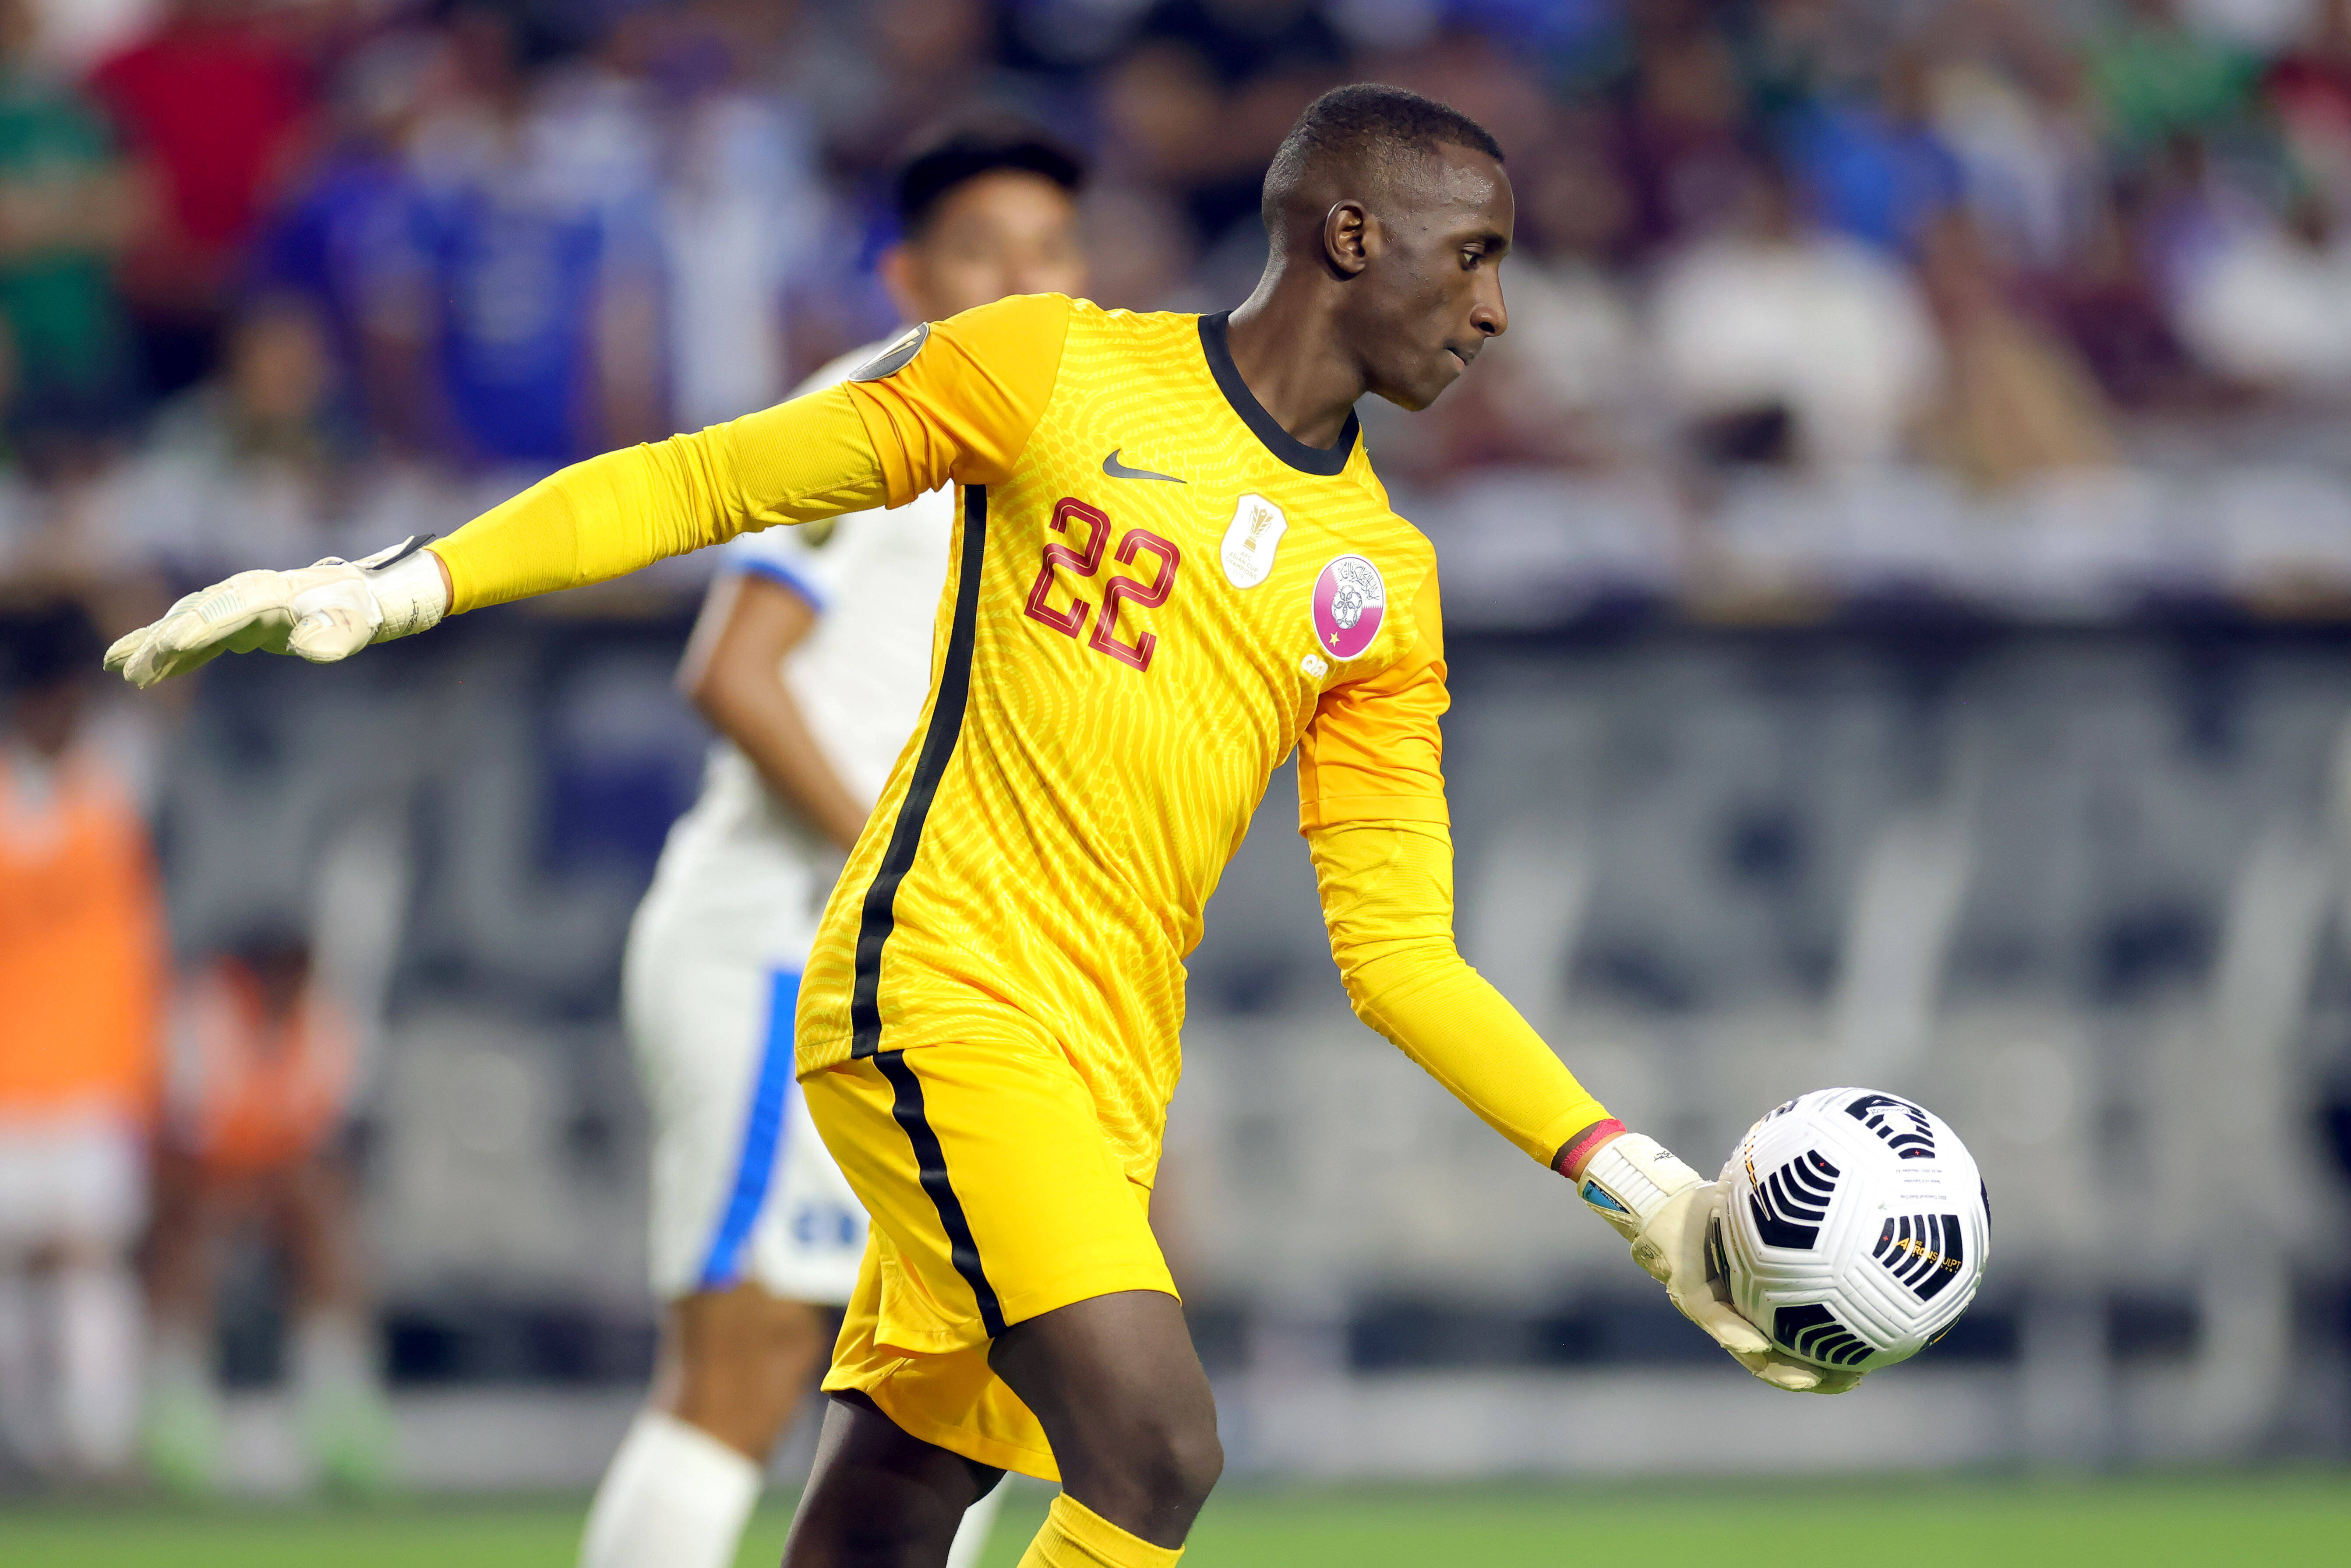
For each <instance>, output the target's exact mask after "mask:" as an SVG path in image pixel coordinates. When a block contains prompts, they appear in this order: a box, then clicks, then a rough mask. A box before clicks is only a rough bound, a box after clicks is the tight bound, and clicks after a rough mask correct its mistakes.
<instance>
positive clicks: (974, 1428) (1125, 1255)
mask: <svg viewBox="0 0 2351 1568" xmlns="http://www.w3.org/2000/svg"><path fill="white" fill-rule="evenodd" d="M801 1087H802V1089H803V1092H805V1093H806V1095H807V1099H808V1108H809V1113H810V1115H811V1116H812V1117H813V1118H814V1119H815V1121H816V1125H817V1130H818V1131H819V1132H820V1133H821V1134H823V1136H824V1142H825V1146H826V1147H827V1148H828V1149H830V1150H831V1152H832V1157H833V1158H834V1160H835V1161H837V1162H838V1163H839V1164H840V1166H841V1173H842V1174H843V1175H844V1176H847V1177H848V1178H849V1185H850V1186H851V1188H852V1190H853V1191H854V1192H855V1193H856V1194H857V1197H858V1198H859V1200H860V1201H861V1202H862V1203H863V1204H864V1205H865V1210H866V1212H867V1213H868V1214H869V1215H871V1216H872V1220H873V1224H872V1230H871V1231H870V1232H869V1234H868V1239H867V1241H866V1248H865V1260H864V1264H863V1267H862V1269H861V1270H860V1272H859V1275H858V1281H857V1291H856V1294H855V1295H854V1296H852V1298H851V1300H850V1303H849V1312H848V1316H847V1319H846V1320H845V1321H844V1322H843V1323H842V1325H841V1341H840V1343H839V1344H837V1345H836V1346H835V1347H834V1350H833V1357H832V1370H831V1372H830V1373H828V1374H827V1375H826V1376H825V1380H824V1386H825V1387H826V1388H828V1389H850V1388H853V1389H857V1390H859V1391H860V1392H862V1393H863V1394H864V1395H865V1396H867V1397H868V1398H870V1399H872V1401H873V1402H874V1404H875V1405H877V1406H880V1407H881V1408H882V1410H883V1414H885V1415H887V1416H889V1417H890V1418H891V1419H892V1420H893V1421H894V1422H896V1423H897V1424H898V1426H899V1427H901V1428H902V1429H904V1431H906V1432H907V1433H909V1434H910V1435H912V1436H914V1437H919V1438H921V1439H922V1440H923V1441H924V1442H926V1443H930V1444H933V1445H935V1446H936V1447H938V1448H946V1449H947V1450H948V1451H950V1452H952V1453H956V1454H961V1455H963V1456H964V1457H965V1458H968V1459H973V1460H976V1461H977V1462H978V1463H980V1464H983V1465H992V1466H994V1467H996V1468H998V1469H1008V1470H1019V1471H1020V1472H1021V1473H1022V1474H1023V1475H1031V1476H1037V1477H1040V1478H1041V1479H1045V1480H1055V1481H1057V1480H1059V1479H1061V1472H1060V1470H1059V1469H1058V1468H1057V1467H1056V1466H1055V1465H1054V1463H1053V1454H1052V1449H1051V1448H1050V1445H1049V1444H1048V1443H1047V1442H1046V1440H1045V1432H1044V1428H1043V1427H1040V1426H1039V1425H1038V1423H1037V1418H1036V1417H1035V1416H1032V1415H1030V1414H1029V1407H1028V1406H1025V1405H1023V1404H1022V1403H1021V1402H1020V1400H1019V1397H1018V1396H1015V1395H1014V1394H1013V1392H1012V1390H1011V1389H1010V1388H1008V1387H1007V1386H1006V1385H1004V1383H1003V1382H1002V1381H1001V1380H1000V1379H998V1377H997V1375H995V1373H994V1372H992V1371H990V1370H989V1368H988V1364H987V1352H988V1346H989V1342H990V1341H992V1340H993V1339H994V1338H995V1336H996V1335H998V1334H999V1333H1003V1332H1004V1330H1005V1329H1006V1328H1008V1327H1009V1326H1010V1325H1012V1324H1014V1323H1018V1322H1025V1321H1027V1320H1028V1319H1029V1318H1033V1317H1036V1316H1038V1315H1039V1314H1040V1313H1043V1312H1051V1311H1053V1310H1054V1309H1055V1308H1056V1307H1066V1306H1069V1305H1070V1304H1071V1303H1072V1302H1075V1301H1086V1300H1089V1299H1091V1298H1092V1297H1095V1296H1104V1295H1109V1294H1112V1293H1113V1292H1114V1291H1165V1292H1166V1293H1167V1294H1168V1295H1171V1296H1172V1295H1175V1293H1176V1292H1175V1281H1174V1280H1173V1279H1172V1278H1170V1277H1169V1275H1168V1272H1167V1261H1166V1260H1165V1258H1164V1257H1163V1256H1162V1255H1161V1253H1160V1250H1159V1243H1158V1240H1157V1239H1156V1238H1155V1237H1154V1236H1153V1235H1152V1232H1151V1223H1150V1218H1149V1208H1150V1202H1151V1190H1150V1188H1149V1187H1148V1186H1144V1185H1143V1184H1142V1183H1140V1182H1137V1181H1134V1180H1132V1179H1130V1178H1129V1176H1127V1174H1126V1171H1125V1168H1124V1166H1123V1165H1122V1163H1121V1162H1120V1160H1119V1158H1118V1156H1117V1155H1115V1154H1113V1152H1112V1149H1111V1146H1110V1144H1109V1142H1108V1140H1107V1139H1105V1138H1104V1137H1103V1135H1102V1126H1101V1124H1100V1122H1099V1121H1098V1120H1097V1119H1096V1116H1095V1113H1094V1104H1093V1099H1092V1094H1091V1093H1090V1092H1088V1090H1087V1088H1086V1085H1085V1083H1084V1082H1083V1080H1081V1078H1080V1077H1079V1076H1078V1074H1077V1072H1076V1071H1075V1070H1074V1069H1073V1068H1072V1067H1071V1063H1070V1061H1069V1059H1068V1058H1067V1057H1066V1056H1064V1055H1062V1054H1061V1051H1058V1050H1055V1049H1054V1048H1053V1047H1052V1046H1050V1044H1048V1043H1046V1042H1043V1041H1039V1042H1037V1043H1035V1044H1033V1045H1020V1046H1013V1045H1006V1044H1003V1043H1000V1042H997V1043H990V1044H987V1045H963V1044H941V1045H928V1046H921V1047H917V1048H916V1049H914V1050H912V1051H883V1052H880V1053H878V1054H877V1055H874V1056H872V1057H866V1058H862V1059H856V1060H852V1061H844V1062H841V1063H840V1064H839V1065H837V1066H833V1067H829V1068H825V1069H822V1070H820V1071H817V1072H813V1073H810V1075H809V1076H808V1077H807V1078H806V1079H804V1080H802V1082H801Z"/></svg>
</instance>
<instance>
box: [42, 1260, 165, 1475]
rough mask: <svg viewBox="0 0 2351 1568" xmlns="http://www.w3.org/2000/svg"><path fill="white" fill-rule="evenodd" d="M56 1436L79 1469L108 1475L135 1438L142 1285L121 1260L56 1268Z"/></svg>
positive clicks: (127, 1458)
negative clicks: (140, 1287)
mask: <svg viewBox="0 0 2351 1568" xmlns="http://www.w3.org/2000/svg"><path fill="white" fill-rule="evenodd" d="M56 1291H57V1298H56V1299H57V1437H58V1447H59V1448H60V1449H61V1450H62V1451H63V1454H64V1457H65V1458H66V1461H67V1462H68V1464H70V1465H72V1466H73V1467H75V1468H76V1469H79V1470H82V1471H84V1472H86V1473H89V1474H96V1475H112V1474H114V1473H116V1472H118V1471H120V1470H121V1469H123V1468H124V1467H125V1466H127V1465H128V1464H129V1463H130V1462H131V1444H132V1442H133V1441H134V1440H135V1439H136V1437H138V1433H139V1387H140V1369H139V1350H140V1341H141V1337H142V1335H143V1332H144V1329H143V1324H142V1322H141V1318H142V1316H143V1313H142V1312H141V1301H140V1299H139V1286H138V1284H137V1282H136V1281H133V1280H132V1279H131V1270H129V1269H126V1268H124V1267H123V1266H122V1265H120V1264H119V1263H112V1264H106V1265H102V1266H100V1267H98V1268H89V1267H85V1266H80V1265H76V1266H74V1267H70V1268H67V1269H62V1270H58V1272H57V1285H56Z"/></svg>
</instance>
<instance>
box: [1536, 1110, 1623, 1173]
mask: <svg viewBox="0 0 2351 1568" xmlns="http://www.w3.org/2000/svg"><path fill="white" fill-rule="evenodd" d="M1626 1130H1627V1129H1626V1128H1625V1124H1624V1123H1622V1122H1620V1121H1618V1120H1616V1118H1615V1117H1614V1116H1611V1117H1609V1118H1608V1120H1606V1121H1604V1122H1594V1123H1593V1124H1592V1125H1590V1126H1589V1127H1586V1128H1584V1129H1583V1131H1582V1132H1581V1133H1578V1134H1575V1136H1574V1137H1573V1138H1571V1139H1569V1140H1568V1144H1567V1147H1565V1148H1563V1149H1562V1150H1560V1152H1559V1163H1558V1164H1557V1166H1554V1167H1553V1168H1554V1169H1556V1170H1557V1171H1558V1172H1559V1174H1560V1175H1562V1176H1565V1177H1566V1178H1567V1179H1568V1180H1570V1181H1573V1180H1575V1179H1576V1177H1577V1176H1580V1175H1581V1174H1583V1160H1584V1156H1585V1155H1587V1154H1588V1153H1590V1152H1591V1151H1592V1150H1593V1149H1596V1148H1598V1147H1599V1146H1600V1145H1602V1144H1604V1143H1606V1142H1607V1141H1608V1140H1609V1139H1611V1138H1613V1137H1614V1136H1616V1135H1617V1134H1620V1133H1623V1132H1625V1131H1626Z"/></svg>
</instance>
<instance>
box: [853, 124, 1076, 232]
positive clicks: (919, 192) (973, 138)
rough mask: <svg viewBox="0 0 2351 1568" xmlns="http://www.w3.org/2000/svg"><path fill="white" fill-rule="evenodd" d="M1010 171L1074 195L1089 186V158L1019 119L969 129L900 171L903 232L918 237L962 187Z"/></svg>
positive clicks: (932, 144)
mask: <svg viewBox="0 0 2351 1568" xmlns="http://www.w3.org/2000/svg"><path fill="white" fill-rule="evenodd" d="M1005 169H1010V170H1014V171H1017V172H1020V173H1024V174H1035V175H1038V176H1040V177H1041V178H1043V179H1047V180H1050V181H1051V182H1052V183H1054V184H1056V185H1059V186H1060V187H1061V189H1062V190H1064V191H1067V192H1069V193H1071V195H1075V194H1077V193H1078V192H1079V191H1081V189H1083V188H1084V186H1085V183H1086V165H1085V160H1083V159H1082V158H1081V157H1079V156H1078V154H1077V153H1075V152H1071V150H1070V149H1069V148H1067V147H1065V146H1063V145H1062V144H1061V142H1060V141H1056V140H1055V139H1054V138H1053V137H1052V136H1051V135H1050V134H1049V133H1047V132H1046V131H1044V130H1043V129H1042V128H1040V127H1039V126H1036V125H1032V124H1029V122H1027V121H1025V120H993V121H988V122H986V123H982V124H976V125H966V126H964V127H962V128H960V129H958V130H956V131H950V132H948V133H947V134H946V135H944V136H939V137H936V138H935V139H934V140H932V141H931V142H930V143H929V144H928V145H927V146H925V148H924V149H923V151H922V152H917V153H915V154H914V156H913V157H912V158H910V159H908V160H907V161H906V165H905V167H904V168H903V169H901V170H899V171H898V228H899V232H900V233H902V234H904V235H905V236H906V237H907V238H909V239H912V238H914V237H915V236H917V235H920V234H921V233H922V231H923V229H924V228H925V225H928V224H929V223H930V221H931V219H932V218H933V217H934V216H935V214H937V212H938V210H939V204H941V203H942V202H944V201H946V199H947V197H948V196H949V195H951V194H952V193H954V192H955V191H956V189H957V188H959V187H961V186H963V185H966V184H968V183H970V182H972V181H974V180H977V179H978V178H979V177H980V176H981V175H983V174H993V173H996V172H998V171H999V170H1005Z"/></svg>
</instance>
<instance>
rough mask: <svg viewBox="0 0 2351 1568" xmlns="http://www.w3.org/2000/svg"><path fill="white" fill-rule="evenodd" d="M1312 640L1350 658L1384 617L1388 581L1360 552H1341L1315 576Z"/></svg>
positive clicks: (1365, 644)
mask: <svg viewBox="0 0 2351 1568" xmlns="http://www.w3.org/2000/svg"><path fill="white" fill-rule="evenodd" d="M1313 612H1314V642H1315V645H1316V646H1318V647H1320V648H1321V649H1322V652H1324V653H1328V654H1329V655H1330V656H1331V657H1332V658H1334V659H1340V660H1346V659H1353V658H1354V657H1356V656H1358V655H1359V654H1361V653H1363V652H1364V649H1366V648H1369V647H1370V646H1371V645H1372V642H1373V640H1374V638H1376V637H1377V636H1379V634H1380V623H1381V622H1384V621H1385V620H1386V619H1387V613H1388V590H1387V583H1386V581H1385V580H1384V579H1383V578H1382V577H1381V576H1380V569H1379V568H1378V567H1375V566H1374V565H1373V564H1372V563H1371V562H1370V561H1368V560H1365V559H1364V558H1363V557H1362V556H1359V555H1343V556H1340V557H1339V558H1338V559H1335V560H1333V561H1332V562H1331V563H1330V564H1329V565H1328V566H1326V567H1324V568H1323V569H1322V576H1320V577H1318V578H1316V579H1315V580H1314V606H1313Z"/></svg>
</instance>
